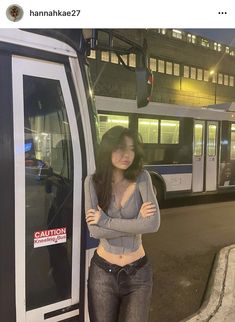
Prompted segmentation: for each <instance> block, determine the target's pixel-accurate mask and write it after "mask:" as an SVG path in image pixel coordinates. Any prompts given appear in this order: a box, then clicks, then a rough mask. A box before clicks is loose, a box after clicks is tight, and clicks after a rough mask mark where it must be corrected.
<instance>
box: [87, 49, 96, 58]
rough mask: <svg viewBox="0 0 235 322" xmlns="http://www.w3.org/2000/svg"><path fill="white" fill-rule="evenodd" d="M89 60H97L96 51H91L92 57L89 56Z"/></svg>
mask: <svg viewBox="0 0 235 322" xmlns="http://www.w3.org/2000/svg"><path fill="white" fill-rule="evenodd" d="M88 58H91V59H96V51H95V50H91V51H90V55H89V56H88Z"/></svg>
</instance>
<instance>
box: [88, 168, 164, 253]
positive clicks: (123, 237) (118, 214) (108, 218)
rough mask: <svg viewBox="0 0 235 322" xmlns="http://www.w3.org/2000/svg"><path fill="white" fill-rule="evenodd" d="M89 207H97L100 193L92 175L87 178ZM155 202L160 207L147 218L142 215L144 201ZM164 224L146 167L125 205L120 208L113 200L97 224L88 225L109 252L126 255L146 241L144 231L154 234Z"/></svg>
mask: <svg viewBox="0 0 235 322" xmlns="http://www.w3.org/2000/svg"><path fill="white" fill-rule="evenodd" d="M84 186H85V210H86V212H87V210H88V209H91V208H92V209H96V210H97V205H98V200H97V195H96V192H95V189H94V185H93V180H92V176H87V177H86V179H85V184H84ZM147 201H151V202H152V203H153V204H154V205H155V206H156V209H157V210H156V212H155V214H154V215H152V216H149V217H146V218H143V217H142V216H141V214H140V208H141V205H142V203H144V202H147ZM159 226H160V212H159V207H158V202H157V199H156V196H155V194H154V192H153V187H152V181H151V177H150V175H149V173H148V172H147V171H146V170H143V171H142V172H141V173H140V174H139V176H138V177H137V180H136V188H135V190H134V192H133V193H132V195H131V196H130V197H129V199H128V200H127V201H126V203H125V204H124V205H123V207H117V206H116V204H115V200H114V199H112V200H111V202H110V205H109V208H108V211H107V212H106V213H105V212H104V211H103V210H101V217H100V219H99V222H98V224H97V225H88V229H89V231H90V235H91V237H94V238H97V239H100V244H101V245H102V246H103V247H104V249H105V250H106V251H108V252H111V253H114V254H125V253H129V252H134V251H136V250H137V249H138V248H139V246H140V245H141V243H142V240H141V234H145V233H153V232H156V231H157V230H158V228H159Z"/></svg>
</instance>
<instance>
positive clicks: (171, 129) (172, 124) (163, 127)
mask: <svg viewBox="0 0 235 322" xmlns="http://www.w3.org/2000/svg"><path fill="white" fill-rule="evenodd" d="M179 129H180V121H176V120H161V123H160V143H161V144H178V143H179Z"/></svg>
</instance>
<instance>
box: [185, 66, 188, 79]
mask: <svg viewBox="0 0 235 322" xmlns="http://www.w3.org/2000/svg"><path fill="white" fill-rule="evenodd" d="M184 77H186V78H189V66H184Z"/></svg>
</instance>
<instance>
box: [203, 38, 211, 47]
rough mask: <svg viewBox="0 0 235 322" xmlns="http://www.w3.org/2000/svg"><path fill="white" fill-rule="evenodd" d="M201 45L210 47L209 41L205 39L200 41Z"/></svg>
mask: <svg viewBox="0 0 235 322" xmlns="http://www.w3.org/2000/svg"><path fill="white" fill-rule="evenodd" d="M201 45H202V46H203V47H210V43H209V41H208V40H207V39H203V38H202V39H201Z"/></svg>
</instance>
